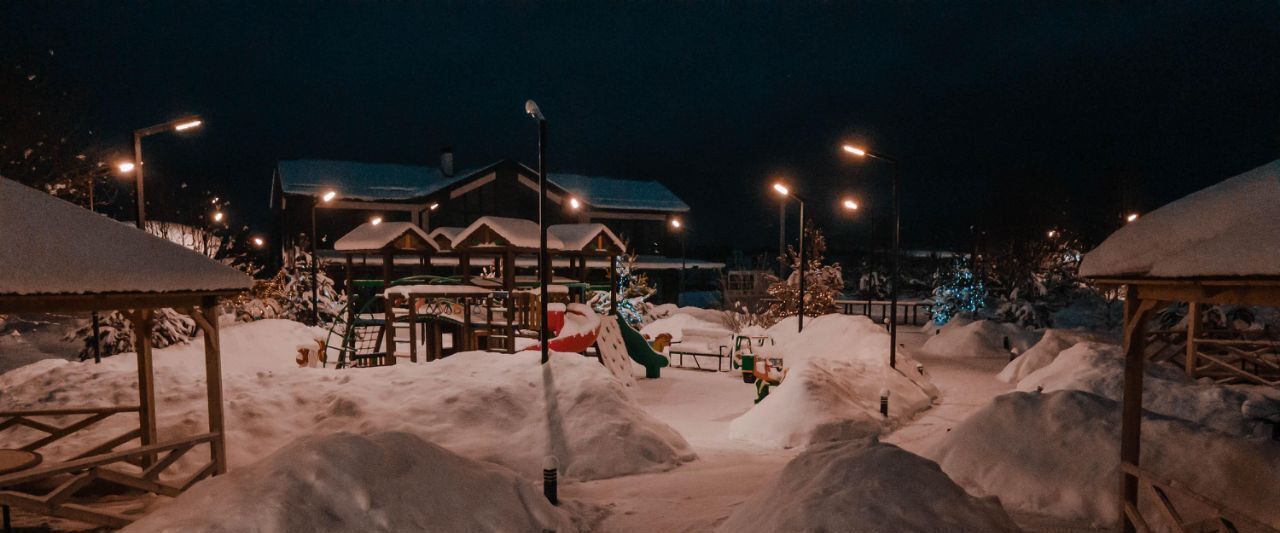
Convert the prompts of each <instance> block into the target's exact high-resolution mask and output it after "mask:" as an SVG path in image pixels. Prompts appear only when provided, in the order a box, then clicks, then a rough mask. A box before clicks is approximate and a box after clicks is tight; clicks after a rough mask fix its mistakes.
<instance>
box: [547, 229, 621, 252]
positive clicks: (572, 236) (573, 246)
mask: <svg viewBox="0 0 1280 533" xmlns="http://www.w3.org/2000/svg"><path fill="white" fill-rule="evenodd" d="M602 233H603V234H604V236H605V239H607V243H606V244H609V243H611V244H613V245H614V246H616V247H617V250H619V251H623V250H626V249H627V247H626V246H624V245H623V244H622V239H619V238H618V236H617V235H615V234H614V233H613V231H612V230H610V229H609V228H608V227H606V226H605V225H604V224H599V223H588V224H555V225H553V226H548V227H547V235H548V236H551V235H555V237H556V238H557V239H559V240H560V242H561V243H563V244H564V249H565V250H575V251H578V250H581V251H595V250H594V248H593V249H592V250H585V249H586V248H587V247H588V246H590V245H591V241H593V240H595V238H596V236H598V235H600V234H602Z"/></svg>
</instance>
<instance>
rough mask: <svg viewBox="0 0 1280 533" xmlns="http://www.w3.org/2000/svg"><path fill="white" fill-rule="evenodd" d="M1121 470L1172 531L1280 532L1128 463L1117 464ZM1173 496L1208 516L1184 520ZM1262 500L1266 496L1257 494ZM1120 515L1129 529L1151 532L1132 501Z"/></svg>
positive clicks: (1125, 504) (1144, 532)
mask: <svg viewBox="0 0 1280 533" xmlns="http://www.w3.org/2000/svg"><path fill="white" fill-rule="evenodd" d="M1120 468H1121V470H1123V471H1124V473H1125V474H1128V475H1130V476H1133V477H1134V478H1136V479H1137V480H1138V491H1139V494H1140V495H1142V494H1146V495H1148V496H1151V498H1152V501H1153V506H1154V507H1155V508H1156V510H1157V511H1159V513H1160V515H1161V517H1162V519H1163V524H1161V525H1168V526H1169V527H1171V528H1172V530H1173V531H1178V532H1203V531H1221V532H1230V533H1234V532H1237V531H1239V532H1246V533H1252V532H1259V533H1280V530H1277V529H1275V528H1274V527H1271V526H1268V525H1266V524H1263V523H1262V522H1261V521H1259V520H1257V519H1255V518H1253V517H1250V516H1248V515H1246V514H1244V513H1242V512H1240V511H1237V510H1235V509H1232V508H1230V507H1227V506H1226V505H1223V504H1220V503H1218V502H1215V501H1213V500H1210V499H1209V498H1206V497H1205V496H1202V495H1200V494H1198V493H1196V492H1194V491H1192V490H1190V489H1188V488H1187V487H1185V486H1182V485H1181V484H1179V483H1177V482H1175V481H1169V480H1164V479H1160V478H1158V477H1156V476H1155V475H1153V474H1152V473H1151V472H1148V471H1146V470H1144V469H1142V468H1141V467H1139V466H1137V465H1134V464H1132V463H1128V462H1122V463H1121V464H1120ZM1175 495H1176V497H1177V498H1178V499H1179V501H1182V502H1195V503H1196V504H1198V505H1199V507H1201V508H1203V509H1206V510H1208V511H1209V512H1210V515H1211V516H1209V517H1207V518H1204V519H1200V520H1196V521H1194V522H1191V521H1189V520H1188V519H1187V518H1186V517H1184V513H1181V512H1179V511H1178V509H1177V507H1176V506H1175V505H1174V502H1173V498H1174V497H1175ZM1259 496H1260V497H1266V495H1259ZM1124 515H1125V518H1126V519H1127V521H1128V522H1129V524H1131V525H1132V526H1133V529H1134V530H1136V531H1138V532H1139V533H1147V532H1150V531H1152V529H1151V525H1150V522H1151V521H1150V520H1148V519H1147V517H1145V516H1143V515H1142V512H1141V511H1140V510H1139V509H1138V506H1137V505H1135V504H1134V503H1133V502H1125V503H1124Z"/></svg>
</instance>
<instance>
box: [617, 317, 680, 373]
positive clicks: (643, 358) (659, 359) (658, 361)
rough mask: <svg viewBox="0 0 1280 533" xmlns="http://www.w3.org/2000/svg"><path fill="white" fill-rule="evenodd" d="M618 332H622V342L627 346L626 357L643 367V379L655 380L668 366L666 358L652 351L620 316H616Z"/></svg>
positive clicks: (642, 338) (647, 343)
mask: <svg viewBox="0 0 1280 533" xmlns="http://www.w3.org/2000/svg"><path fill="white" fill-rule="evenodd" d="M617 319H618V330H619V331H621V332H622V342H623V344H625V345H626V346H627V355H630V356H631V358H632V359H634V360H635V362H637V363H640V364H642V365H644V377H646V378H649V379H657V378H658V377H659V375H660V373H661V371H662V370H661V369H662V367H664V366H667V365H668V364H670V363H669V362H668V361H667V358H666V357H663V356H662V354H660V353H658V352H655V351H653V348H651V347H650V346H649V342H648V341H646V340H644V336H642V335H640V332H638V331H636V330H634V329H631V326H630V325H628V324H627V321H626V320H623V319H622V316H618V317H617Z"/></svg>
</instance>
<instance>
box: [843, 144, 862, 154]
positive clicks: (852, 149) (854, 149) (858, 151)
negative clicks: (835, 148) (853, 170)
mask: <svg viewBox="0 0 1280 533" xmlns="http://www.w3.org/2000/svg"><path fill="white" fill-rule="evenodd" d="M844 151H846V152H849V153H851V154H853V155H856V156H858V157H866V156H867V151H866V150H863V149H861V148H858V147H856V146H852V145H848V144H846V145H844Z"/></svg>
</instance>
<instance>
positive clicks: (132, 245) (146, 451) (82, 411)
mask: <svg viewBox="0 0 1280 533" xmlns="http://www.w3.org/2000/svg"><path fill="white" fill-rule="evenodd" d="M0 250H4V253H2V254H0V314H5V313H46V312H86V311H107V310H120V311H122V312H124V313H125V314H126V315H127V316H128V317H129V319H130V321H131V322H132V323H133V326H134V333H135V337H136V338H137V339H139V341H138V346H137V373H138V401H137V403H131V404H128V405H107V404H105V403H104V402H103V400H102V399H101V398H97V397H92V396H86V397H85V398H83V399H82V400H83V402H84V406H83V407H70V408H59V409H45V410H21V411H19V410H7V411H0V431H11V430H13V431H17V430H23V431H26V432H27V433H30V434H33V435H35V436H33V437H32V438H31V439H30V440H29V441H28V442H25V443H24V444H21V445H19V446H17V447H16V448H14V449H8V450H0V504H3V505H4V506H6V507H14V508H18V509H22V510H24V511H27V512H31V513H35V514H44V515H49V516H56V517H61V518H66V519H70V520H76V521H81V522H87V523H91V524H96V525H99V526H105V527H111V528H118V527H123V526H125V525H127V524H128V523H130V522H131V521H132V520H133V518H134V517H132V516H128V515H123V514H119V513H116V512H112V511H109V510H104V509H102V508H99V507H96V506H94V505H92V504H91V503H87V502H85V501H81V499H79V498H77V495H78V494H80V493H81V492H82V491H84V489H86V488H89V487H90V486H92V485H97V484H107V485H114V486H117V487H124V488H127V489H130V490H136V491H142V492H149V493H154V494H159V495H163V496H176V495H177V494H179V493H181V492H182V491H184V490H186V489H187V488H188V487H190V486H191V485H192V484H194V483H195V482H197V481H199V480H201V479H203V478H205V477H207V476H210V475H217V474H222V473H224V472H226V469H227V449H226V446H227V445H226V436H225V431H224V427H223V408H222V375H221V362H220V347H219V338H218V314H219V312H218V301H219V299H220V298H223V297H229V296H233V295H235V294H238V293H240V292H242V291H244V290H247V289H249V288H250V286H251V284H252V280H251V279H250V278H249V277H248V276H246V275H245V274H243V273H241V272H239V271H237V270H235V269H233V268H231V267H228V266H224V265H222V264H220V263H218V262H216V261H213V260H210V259H208V258H207V257H205V256H203V255H201V254H198V253H195V252H192V251H190V250H187V249H185V248H183V247H181V246H178V245H176V244H173V243H170V242H168V241H165V240H163V239H159V238H157V237H153V236H151V235H148V234H146V233H143V232H141V231H138V230H136V229H134V228H133V227H132V226H127V225H124V224H121V223H119V222H116V221H114V220H111V219H109V218H106V217H104V216H101V215H97V214H94V213H92V212H90V211H87V210H85V209H82V208H80V207H77V206H75V205H72V204H70V203H67V202H64V201H62V200H59V199H56V198H54V197H52V196H50V195H48V194H45V193H42V192H40V191H37V190H34V189H30V188H28V187H25V186H22V185H20V184H17V183H15V182H12V181H9V180H5V179H2V178H0ZM165 307H169V308H174V309H177V310H178V311H180V312H182V313H184V314H187V315H189V316H191V318H192V319H193V320H194V321H195V322H196V324H197V325H198V326H199V328H200V331H201V332H202V334H203V335H202V337H203V343H204V353H205V372H206V380H207V384H208V387H207V394H208V404H209V410H208V414H209V420H208V431H207V432H205V433H201V434H197V435H190V436H187V437H183V438H178V439H169V440H165V441H160V440H159V439H158V438H157V434H158V431H157V427H156V410H157V407H159V406H157V404H156V391H155V378H154V375H153V371H152V350H151V342H150V339H151V327H152V316H153V313H154V311H155V310H156V309H160V308H165ZM135 418H136V423H135V422H134V421H133V420H134V419H135ZM126 419H127V420H128V422H127V425H128V427H127V429H125V430H123V431H121V432H120V433H119V434H118V435H117V436H115V437H113V438H110V439H108V440H105V441H103V442H99V443H94V444H92V445H88V446H86V447H85V448H84V449H82V450H78V451H75V452H74V453H71V454H69V455H67V454H59V455H58V456H53V455H52V454H50V455H49V456H46V455H44V454H43V453H42V451H43V452H45V453H49V452H48V451H47V450H48V447H49V445H50V444H52V443H54V442H58V441H61V440H62V439H65V438H67V437H68V436H71V435H76V434H77V432H79V431H81V430H84V429H86V428H89V427H91V426H95V425H99V424H102V423H103V422H104V421H106V420H110V421H112V422H113V423H121V424H120V425H122V426H123V425H125V423H123V421H124V420H126ZM194 449H201V450H206V451H205V452H204V453H207V454H208V461H207V462H206V463H204V465H203V466H202V467H200V468H198V469H197V470H196V472H195V473H194V474H192V475H189V476H185V477H181V478H177V479H175V478H174V476H172V475H166V473H167V470H169V468H170V467H171V466H173V465H174V463H175V462H176V461H177V460H179V459H181V458H182V457H184V456H185V455H186V454H188V453H189V452H191V451H192V450H194Z"/></svg>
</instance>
